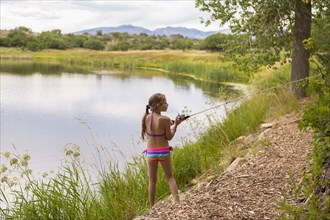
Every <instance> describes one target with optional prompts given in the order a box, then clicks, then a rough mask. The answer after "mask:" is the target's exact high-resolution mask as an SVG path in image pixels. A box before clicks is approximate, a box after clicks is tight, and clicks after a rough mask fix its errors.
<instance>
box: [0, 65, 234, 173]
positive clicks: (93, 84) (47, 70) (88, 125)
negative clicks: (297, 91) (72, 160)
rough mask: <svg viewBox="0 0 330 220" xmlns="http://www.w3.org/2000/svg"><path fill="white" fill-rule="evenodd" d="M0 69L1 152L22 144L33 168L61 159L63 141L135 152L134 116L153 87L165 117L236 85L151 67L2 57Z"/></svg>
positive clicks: (176, 142)
mask: <svg viewBox="0 0 330 220" xmlns="http://www.w3.org/2000/svg"><path fill="white" fill-rule="evenodd" d="M0 72H1V73H0V74H1V75H0V77H1V78H0V79H1V100H0V102H1V152H2V153H3V152H6V151H10V152H15V151H14V150H13V146H15V148H16V149H17V153H19V154H24V153H26V152H27V153H28V154H29V155H31V161H30V167H31V168H32V169H33V170H34V171H37V172H40V173H41V172H46V171H49V170H56V169H57V167H58V166H60V165H61V163H63V162H64V158H65V152H64V148H65V147H66V148H70V147H72V145H77V146H79V147H80V153H81V155H82V156H83V157H85V158H89V159H91V160H93V155H94V156H95V149H96V148H105V149H107V151H110V152H112V153H113V158H112V159H113V160H115V161H118V163H120V164H124V163H126V162H128V161H130V159H131V158H132V156H136V155H141V152H142V151H143V150H144V147H145V142H143V141H142V140H141V138H140V132H141V118H142V115H143V114H144V112H145V106H146V104H147V102H148V98H149V97H150V96H151V95H152V94H153V93H156V92H160V93H164V94H165V95H166V97H167V101H168V103H169V108H168V112H166V113H163V114H164V115H167V116H169V117H171V118H175V117H176V115H177V114H178V113H182V111H184V112H188V114H193V113H195V112H199V111H203V110H205V109H208V108H210V107H212V106H215V105H219V104H221V103H223V101H222V100H221V99H220V98H219V96H218V93H219V92H220V91H221V92H224V91H225V93H228V94H230V93H232V92H233V93H235V90H233V88H231V87H228V86H224V85H222V84H218V83H206V82H200V81H194V80H192V79H190V78H188V77H182V76H178V75H171V74H167V73H160V72H155V71H143V70H135V71H131V72H120V71H118V70H112V71H109V70H92V69H86V68H85V69H83V68H80V67H66V66H62V65H60V64H54V63H34V62H12V61H10V62H9V61H8V62H7V61H6V62H5V61H1V71H0ZM229 108H231V107H229ZM224 117H225V109H224V108H216V109H214V110H212V111H207V112H205V113H203V114H199V115H196V117H192V118H190V119H188V120H187V121H185V122H183V123H182V124H181V125H180V126H179V128H178V132H177V134H176V136H175V138H174V139H173V140H172V141H171V142H170V143H171V145H172V146H174V147H180V146H182V145H183V144H184V143H187V142H191V141H195V140H196V138H198V136H199V134H200V133H201V132H203V131H205V129H206V128H207V126H208V125H209V121H213V120H222V119H223V118H224ZM211 118H212V119H211ZM94 159H95V158H94Z"/></svg>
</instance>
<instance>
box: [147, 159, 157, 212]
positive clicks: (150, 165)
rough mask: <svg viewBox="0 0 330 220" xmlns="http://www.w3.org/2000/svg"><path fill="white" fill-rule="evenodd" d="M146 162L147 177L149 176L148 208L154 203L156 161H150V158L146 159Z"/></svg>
mask: <svg viewBox="0 0 330 220" xmlns="http://www.w3.org/2000/svg"><path fill="white" fill-rule="evenodd" d="M147 162H148V177H149V188H148V189H149V202H150V208H152V207H153V206H154V205H155V196H156V182H157V168H158V162H157V161H152V160H150V158H148V159H147Z"/></svg>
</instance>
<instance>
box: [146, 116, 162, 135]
mask: <svg viewBox="0 0 330 220" xmlns="http://www.w3.org/2000/svg"><path fill="white" fill-rule="evenodd" d="M152 118H153V112H151V119H150V130H152ZM146 133H147V135H148V136H151V137H162V136H165V131H164V133H162V134H151V133H148V132H146Z"/></svg>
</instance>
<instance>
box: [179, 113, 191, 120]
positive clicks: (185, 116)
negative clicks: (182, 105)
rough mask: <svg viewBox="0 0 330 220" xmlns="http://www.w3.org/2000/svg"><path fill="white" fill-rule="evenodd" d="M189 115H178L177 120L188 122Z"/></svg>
mask: <svg viewBox="0 0 330 220" xmlns="http://www.w3.org/2000/svg"><path fill="white" fill-rule="evenodd" d="M189 117H190V116H189V115H185V114H178V116H177V119H179V120H181V121H183V120H186V119H187V118H189Z"/></svg>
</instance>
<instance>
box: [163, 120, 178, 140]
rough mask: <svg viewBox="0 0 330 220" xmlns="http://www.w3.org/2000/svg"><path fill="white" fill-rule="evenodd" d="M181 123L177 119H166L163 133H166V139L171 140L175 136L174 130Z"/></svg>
mask: <svg viewBox="0 0 330 220" xmlns="http://www.w3.org/2000/svg"><path fill="white" fill-rule="evenodd" d="M181 122H182V120H180V119H179V118H176V119H175V121H173V120H170V119H169V118H166V120H165V131H166V139H167V140H172V138H173V137H174V135H175V132H176V129H177V127H178V125H179V124H180V123H181Z"/></svg>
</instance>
